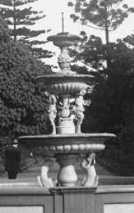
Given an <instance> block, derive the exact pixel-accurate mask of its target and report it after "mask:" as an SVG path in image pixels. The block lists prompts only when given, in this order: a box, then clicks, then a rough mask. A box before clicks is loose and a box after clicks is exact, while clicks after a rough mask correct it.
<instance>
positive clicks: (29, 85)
mask: <svg viewBox="0 0 134 213" xmlns="http://www.w3.org/2000/svg"><path fill="white" fill-rule="evenodd" d="M50 70H51V69H50V67H48V66H45V65H44V64H42V63H41V62H40V61H37V60H36V59H35V58H33V56H32V55H31V53H30V52H29V49H28V48H27V47H26V46H24V45H23V44H22V43H19V42H17V43H14V42H13V41H12V40H11V39H10V36H9V31H8V29H7V27H6V25H5V24H3V21H2V20H0V121H1V122H0V135H1V136H10V138H12V137H16V136H18V135H20V134H34V133H40V132H42V131H43V132H45V131H47V127H46V120H47V116H46V110H45V109H46V100H45V97H44V95H43V94H42V93H41V92H40V91H38V90H37V86H36V82H35V77H36V76H37V75H38V74H40V73H46V72H49V71H50Z"/></svg>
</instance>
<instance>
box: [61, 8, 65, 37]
mask: <svg viewBox="0 0 134 213" xmlns="http://www.w3.org/2000/svg"><path fill="white" fill-rule="evenodd" d="M61 29H62V30H61V31H62V33H64V12H62V13H61Z"/></svg>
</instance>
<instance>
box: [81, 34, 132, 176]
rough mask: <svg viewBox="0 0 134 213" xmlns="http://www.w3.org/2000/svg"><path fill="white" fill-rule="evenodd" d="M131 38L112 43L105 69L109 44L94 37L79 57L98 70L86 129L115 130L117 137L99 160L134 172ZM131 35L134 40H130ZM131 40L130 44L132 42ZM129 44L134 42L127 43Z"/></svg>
mask: <svg viewBox="0 0 134 213" xmlns="http://www.w3.org/2000/svg"><path fill="white" fill-rule="evenodd" d="M132 37H133V36H129V38H128V37H127V38H125V39H124V40H118V41H117V42H116V43H110V44H109V53H110V55H109V58H110V67H109V69H108V68H105V66H104V62H105V59H106V54H105V53H106V46H105V45H104V44H103V43H102V41H101V39H100V38H98V37H95V36H91V37H90V38H89V39H87V41H86V42H85V43H84V45H83V47H82V49H81V52H80V53H79V55H77V59H79V60H82V61H83V62H84V63H85V64H87V65H88V64H90V65H92V67H94V68H96V69H97V72H96V73H95V79H96V86H95V89H94V92H93V94H92V96H91V99H92V104H91V106H90V107H89V108H87V111H86V116H85V118H86V120H85V122H84V124H83V129H85V131H86V132H89V131H90V132H113V133H115V134H117V140H116V141H111V142H110V143H107V148H106V150H105V151H104V153H102V154H101V153H100V155H97V156H99V157H100V158H99V161H100V163H102V164H103V165H105V166H106V167H108V168H109V169H110V170H111V171H113V172H115V173H117V174H123V175H128V174H133V173H134V169H133V157H132V156H133V155H134V151H133V146H134V143H133V141H134V132H133V128H134V119H133V117H134V99H133V92H134V48H133V46H132ZM130 38H131V39H130ZM129 41H131V43H129ZM128 44H131V46H130V45H128Z"/></svg>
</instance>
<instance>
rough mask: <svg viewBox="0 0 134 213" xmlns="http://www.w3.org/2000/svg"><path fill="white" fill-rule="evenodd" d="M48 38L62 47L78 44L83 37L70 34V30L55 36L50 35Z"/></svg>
mask: <svg viewBox="0 0 134 213" xmlns="http://www.w3.org/2000/svg"><path fill="white" fill-rule="evenodd" d="M47 40H48V41H53V43H54V45H55V46H58V47H60V48H62V47H69V46H72V45H75V44H77V43H78V42H80V41H81V37H79V36H77V35H73V34H69V33H68V32H62V33H58V34H56V35H53V36H49V37H48V38H47Z"/></svg>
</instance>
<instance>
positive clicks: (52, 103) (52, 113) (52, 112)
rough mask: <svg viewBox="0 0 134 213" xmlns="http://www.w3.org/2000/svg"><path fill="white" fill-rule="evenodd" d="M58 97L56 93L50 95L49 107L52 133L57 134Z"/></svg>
mask: <svg viewBox="0 0 134 213" xmlns="http://www.w3.org/2000/svg"><path fill="white" fill-rule="evenodd" d="M56 104H57V99H56V97H55V95H49V109H48V117H49V120H50V122H51V125H52V134H56V125H55V119H56V116H57V107H56Z"/></svg>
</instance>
